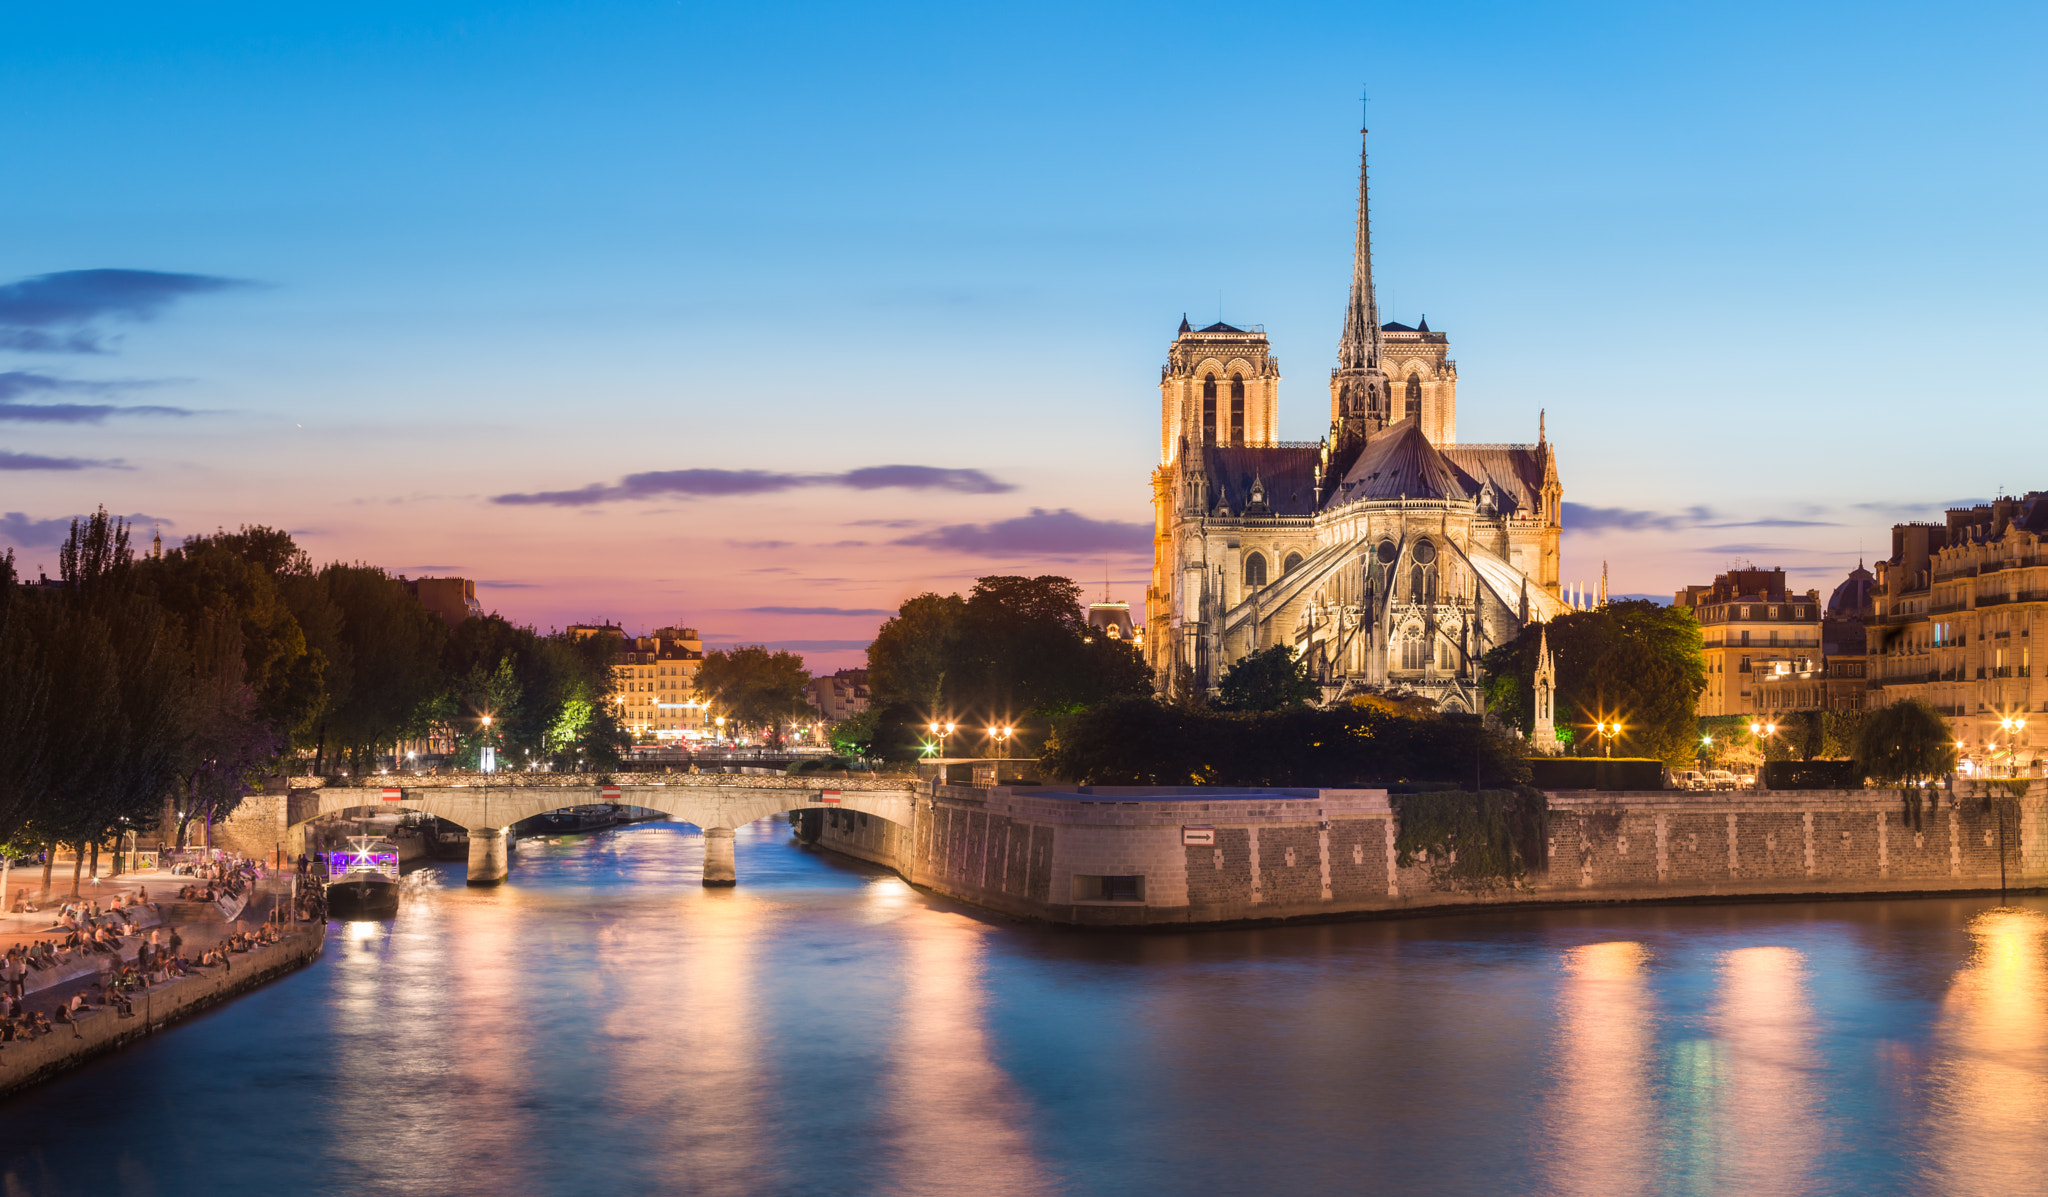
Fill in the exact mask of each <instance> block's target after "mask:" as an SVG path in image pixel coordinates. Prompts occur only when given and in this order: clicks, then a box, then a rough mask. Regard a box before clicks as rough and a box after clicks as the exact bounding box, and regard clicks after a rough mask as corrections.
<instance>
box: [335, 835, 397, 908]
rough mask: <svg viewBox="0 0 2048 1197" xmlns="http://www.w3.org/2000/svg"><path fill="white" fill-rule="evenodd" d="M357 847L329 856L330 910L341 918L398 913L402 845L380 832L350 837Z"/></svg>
mask: <svg viewBox="0 0 2048 1197" xmlns="http://www.w3.org/2000/svg"><path fill="white" fill-rule="evenodd" d="M349 843H350V844H351V845H353V848H352V849H351V850H350V851H347V852H332V853H329V854H328V857H327V876H328V881H327V911H328V913H329V914H331V915H333V916H334V917H335V918H338V919H384V918H390V917H391V916H392V915H395V914H397V913H398V845H396V844H394V843H392V842H391V841H390V840H387V839H382V838H380V837H377V836H366V835H358V836H351V837H349Z"/></svg>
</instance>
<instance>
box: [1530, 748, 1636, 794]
mask: <svg viewBox="0 0 2048 1197" xmlns="http://www.w3.org/2000/svg"><path fill="white" fill-rule="evenodd" d="M1529 784H1531V785H1533V786H1535V787H1536V788H1537V789H1540V790H1661V789H1663V788H1664V762H1663V761H1657V760H1650V759H1648V758H1645V757H1602V756H1539V757H1532V758H1530V760H1529Z"/></svg>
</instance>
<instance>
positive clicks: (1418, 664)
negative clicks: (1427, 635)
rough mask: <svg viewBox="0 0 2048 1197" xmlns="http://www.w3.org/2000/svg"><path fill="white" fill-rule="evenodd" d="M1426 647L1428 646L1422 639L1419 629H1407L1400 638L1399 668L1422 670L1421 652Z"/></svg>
mask: <svg viewBox="0 0 2048 1197" xmlns="http://www.w3.org/2000/svg"><path fill="white" fill-rule="evenodd" d="M1427 647H1428V644H1427V643H1426V642H1425V641H1424V640H1423V639H1422V631H1421V629H1419V628H1409V629H1408V630H1407V631H1406V632H1405V633H1403V634H1402V636H1401V668H1403V669H1420V668H1422V662H1423V660H1424V657H1423V650H1424V649H1426V648H1427Z"/></svg>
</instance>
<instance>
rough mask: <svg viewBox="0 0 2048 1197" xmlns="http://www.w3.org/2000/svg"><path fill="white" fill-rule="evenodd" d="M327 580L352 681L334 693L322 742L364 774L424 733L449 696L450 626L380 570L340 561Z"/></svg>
mask: <svg viewBox="0 0 2048 1197" xmlns="http://www.w3.org/2000/svg"><path fill="white" fill-rule="evenodd" d="M320 580H321V581H322V582H323V583H325V585H326V587H327V593H328V596H329V598H330V599H331V600H332V601H333V603H334V605H335V606H336V607H337V608H338V609H339V610H340V613H341V627H340V634H339V636H338V637H337V641H338V643H337V646H336V653H337V659H338V662H339V663H340V664H341V665H342V666H344V667H345V668H346V671H347V677H348V686H347V689H346V690H335V691H334V692H333V697H332V699H331V702H330V705H329V707H328V710H327V713H326V714H325V716H324V717H323V727H322V740H323V743H324V741H325V740H326V739H327V738H328V737H332V739H333V741H334V743H336V744H337V745H339V746H340V747H341V748H343V749H344V750H346V751H347V752H348V753H349V754H350V757H351V759H352V761H353V763H354V764H355V767H356V769H357V770H358V771H361V770H362V769H363V768H364V767H365V765H366V764H367V762H368V761H369V759H370V758H371V757H373V756H374V755H375V754H376V753H377V752H379V751H380V750H382V749H384V748H387V747H390V746H392V745H394V744H395V743H396V742H397V741H398V740H399V739H401V738H404V737H406V736H408V735H416V734H418V733H419V732H420V731H421V730H422V726H421V725H422V723H423V721H424V718H425V714H426V712H428V711H431V710H432V709H433V704H434V701H435V699H436V698H438V697H439V696H440V695H441V694H443V693H445V692H446V690H447V686H448V680H447V675H446V673H445V672H444V671H443V667H442V660H441V656H442V648H443V645H444V644H445V643H446V642H447V638H448V630H447V625H445V624H443V623H442V622H441V619H440V617H439V616H436V615H435V614H434V613H433V612H431V611H428V610H427V609H426V608H425V607H423V606H421V605H420V602H419V600H418V599H416V598H414V597H413V596H412V595H411V594H409V593H407V592H406V589H405V587H404V586H403V585H401V584H400V583H399V582H398V580H397V579H395V578H393V577H391V576H390V575H389V574H387V573H385V572H384V571H383V570H381V569H377V568H375V567H373V566H366V565H341V564H338V563H337V564H334V565H330V566H328V567H327V568H325V569H323V570H321V571H320ZM336 672H337V673H339V672H340V671H336ZM330 676H333V675H330Z"/></svg>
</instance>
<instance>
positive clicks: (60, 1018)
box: [0, 908, 284, 1043]
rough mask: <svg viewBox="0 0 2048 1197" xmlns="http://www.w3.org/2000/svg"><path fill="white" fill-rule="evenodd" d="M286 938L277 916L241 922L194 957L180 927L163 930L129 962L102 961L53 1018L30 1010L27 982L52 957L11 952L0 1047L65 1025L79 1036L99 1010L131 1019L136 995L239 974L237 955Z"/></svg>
mask: <svg viewBox="0 0 2048 1197" xmlns="http://www.w3.org/2000/svg"><path fill="white" fill-rule="evenodd" d="M275 913H276V915H277V916H279V917H281V916H282V915H283V914H284V911H283V909H282V908H280V909H279V910H278V911H277V912H275ZM283 937H284V928H283V927H282V926H281V925H279V923H278V922H277V921H275V918H272V919H265V920H264V921H263V922H262V923H260V924H258V925H257V927H256V928H255V930H253V931H244V930H242V924H241V923H240V922H236V923H235V924H234V927H233V930H232V932H231V933H230V934H229V935H228V936H227V937H226V938H224V939H222V940H221V941H220V942H219V943H217V944H215V945H214V946H213V947H210V948H206V949H204V950H202V951H201V952H200V953H199V955H198V956H197V957H192V956H189V955H187V954H186V952H185V940H184V937H183V936H181V935H179V934H178V929H177V928H176V927H168V928H160V929H158V930H155V931H151V932H150V933H149V939H148V940H147V941H146V942H145V943H143V944H142V945H141V946H140V947H138V948H137V949H136V953H135V958H134V959H133V960H132V961H131V960H126V959H124V958H123V957H122V956H121V955H120V954H119V950H118V948H116V949H114V951H115V953H116V954H115V955H114V957H113V958H112V959H111V960H105V961H102V962H101V966H100V972H99V975H98V976H97V977H96V978H95V979H94V980H93V981H92V982H91V983H90V984H89V985H87V986H85V987H84V988H83V989H82V990H80V991H79V992H76V993H73V994H72V995H71V996H70V997H69V998H65V999H62V1000H60V1001H58V1002H57V1004H56V1007H55V1009H54V1011H52V1012H51V1013H48V1014H45V1013H44V1012H43V1011H41V1010H29V1009H27V1008H26V1006H25V999H26V997H27V994H26V992H25V982H26V979H27V976H28V973H29V970H30V969H32V968H39V967H47V964H45V963H37V960H38V959H42V960H45V961H47V960H49V959H50V957H49V956H48V955H47V954H44V955H42V956H40V957H39V956H38V955H37V954H36V953H34V952H33V951H31V950H25V949H22V948H18V947H17V948H15V949H11V950H10V951H8V952H7V953H6V954H5V956H4V957H0V980H4V996H0V1043H7V1042H12V1041H14V1040H17V1039H35V1038H39V1037H41V1036H43V1035H47V1034H49V1033H51V1032H52V1031H55V1030H56V1029H57V1028H58V1027H65V1026H68V1027H70V1028H71V1032H72V1034H74V1035H77V1034H78V1026H77V1024H78V1020H79V1019H80V1018H81V1017H82V1016H84V1015H86V1014H88V1013H90V1012H92V1011H94V1010H112V1011H114V1012H115V1014H116V1016H118V1017H121V1018H131V1017H133V1016H134V1014H135V1003H134V995H135V994H137V993H141V992H145V991H147V990H149V989H152V988H154V987H155V986H158V985H166V984H169V983H170V982H172V981H176V980H179V979H180V978H183V977H190V976H194V975H196V974H198V973H199V972H200V971H201V970H204V969H212V968H219V969H222V970H224V971H226V972H233V971H234V967H235V962H234V958H235V957H236V956H238V955H241V954H243V953H245V952H251V951H254V950H255V949H257V948H260V947H265V946H268V945H270V944H274V943H276V942H277V941H278V940H280V939H282V938H283ZM45 946H47V945H45ZM81 1037H82V1036H81Z"/></svg>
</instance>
